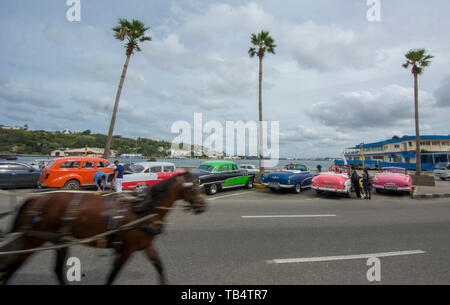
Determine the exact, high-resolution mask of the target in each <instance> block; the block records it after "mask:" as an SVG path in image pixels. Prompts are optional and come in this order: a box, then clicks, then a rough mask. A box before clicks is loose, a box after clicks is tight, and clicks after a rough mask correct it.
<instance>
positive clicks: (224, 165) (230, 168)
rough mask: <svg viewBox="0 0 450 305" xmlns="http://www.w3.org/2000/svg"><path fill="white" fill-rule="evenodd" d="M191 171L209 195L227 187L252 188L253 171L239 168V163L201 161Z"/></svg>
mask: <svg viewBox="0 0 450 305" xmlns="http://www.w3.org/2000/svg"><path fill="white" fill-rule="evenodd" d="M192 173H193V174H194V175H195V176H197V178H198V180H199V183H200V185H202V186H203V187H204V188H205V191H206V193H207V194H209V195H214V194H216V193H217V192H218V191H220V190H222V189H227V188H234V187H246V188H252V187H253V182H254V181H255V174H254V173H251V172H248V171H247V170H245V169H240V168H239V165H237V164H236V162H232V161H209V162H203V163H201V164H200V165H199V166H198V168H197V169H195V170H194V171H192Z"/></svg>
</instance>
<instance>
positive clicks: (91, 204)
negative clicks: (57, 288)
mask: <svg viewBox="0 0 450 305" xmlns="http://www.w3.org/2000/svg"><path fill="white" fill-rule="evenodd" d="M110 197H111V196H108V197H105V196H100V195H95V194H86V193H82V194H81V193H69V192H58V193H53V194H47V195H43V196H41V197H33V198H30V199H28V200H27V201H25V202H24V204H23V205H22V206H21V208H20V209H19V212H18V214H17V216H16V218H15V221H14V224H13V227H12V230H11V232H25V235H24V237H23V239H22V247H21V249H31V248H36V247H40V246H42V245H43V244H44V243H46V242H53V243H55V244H58V243H60V242H61V240H62V239H61V237H59V238H57V239H56V238H52V237H50V234H55V233H58V234H56V235H57V236H60V234H61V232H63V233H64V232H66V234H65V237H70V238H76V239H82V238H86V237H90V236H94V235H97V234H101V233H103V232H106V231H108V230H110V229H111V223H113V219H114V218H121V221H120V225H123V224H126V223H130V222H133V221H135V220H136V219H139V218H141V217H145V216H147V215H151V214H155V217H154V219H153V220H151V223H149V222H148V221H147V223H145V224H139V225H136V226H135V227H132V228H131V229H129V230H126V231H123V232H121V233H118V234H116V235H112V236H108V237H105V238H104V239H103V243H102V245H99V242H98V241H97V242H92V243H89V244H87V245H88V246H92V247H102V248H113V249H115V250H116V251H115V253H116V257H115V261H114V264H113V268H112V270H111V273H110V274H109V276H108V280H107V284H111V283H112V282H113V281H114V279H115V278H116V276H117V274H118V272H119V271H120V269H121V268H122V266H123V265H124V264H125V262H126V261H127V260H128V259H129V258H130V256H131V255H132V254H133V253H134V252H136V251H140V250H145V253H146V254H147V256H148V258H149V260H150V261H151V262H152V263H153V265H154V267H155V268H156V270H157V271H158V274H159V279H160V283H161V284H165V283H166V278H165V273H164V268H163V265H162V262H161V259H160V258H159V256H158V253H157V251H156V249H155V247H154V246H153V239H154V238H155V234H156V233H155V232H154V225H160V224H161V223H163V219H164V217H165V216H166V214H167V213H168V212H169V211H170V209H171V207H172V205H173V204H174V202H175V201H177V200H185V201H187V202H188V203H189V204H188V205H187V207H186V208H188V209H190V210H192V211H193V212H194V213H195V214H199V213H202V212H204V211H206V209H207V202H206V196H205V195H204V191H203V189H202V188H201V187H200V186H199V185H198V182H197V179H196V178H195V177H194V176H193V175H192V174H190V173H188V172H186V173H182V174H179V175H177V176H175V177H172V178H169V179H167V180H164V181H162V182H159V183H158V184H155V185H154V186H152V187H151V188H149V189H147V190H144V193H143V196H142V198H141V201H140V203H139V205H137V208H136V204H135V203H133V202H129V201H125V202H121V203H120V209H118V208H117V206H118V204H117V200H113V199H110ZM113 207H116V208H113ZM117 211H122V212H120V213H121V215H122V216H121V217H114V216H117V215H118V212H117ZM68 219H69V220H68ZM151 225H153V229H152V230H150V229H149V227H150V226H151ZM117 227H118V224H117V223H116V224H115V228H117ZM27 232H28V235H27ZM31 232H41V233H44V234H45V233H48V235H49V237H43V236H39V235H32V234H30V233H31ZM64 240H67V239H64ZM56 253H57V255H56V264H55V269H54V271H55V273H56V276H57V279H58V281H59V283H60V284H65V279H64V275H63V273H64V264H65V262H66V257H67V254H68V248H62V249H58V250H56ZM32 254H33V253H24V254H19V255H16V256H14V259H13V260H12V261H11V260H10V261H9V262H8V264H6V265H5V264H4V265H5V266H2V262H1V258H2V257H1V256H0V275H1V274H2V273H3V275H2V277H1V278H0V283H1V282H2V281H3V284H6V283H7V282H8V280H9V279H10V278H11V276H12V275H13V274H14V273H15V272H16V271H17V269H19V267H20V266H21V265H22V264H23V263H24V262H25V261H26V260H27V259H28V258H29V257H30V256H31V255H32Z"/></svg>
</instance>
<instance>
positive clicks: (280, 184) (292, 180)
mask: <svg viewBox="0 0 450 305" xmlns="http://www.w3.org/2000/svg"><path fill="white" fill-rule="evenodd" d="M314 176H316V175H315V174H312V173H310V172H309V171H308V170H307V168H306V166H305V165H303V164H292V165H288V166H287V167H286V168H285V169H283V170H281V171H275V172H272V173H269V174H263V175H262V176H261V182H262V185H264V186H266V187H268V188H269V190H271V191H275V190H280V189H289V190H292V191H293V192H294V193H300V192H301V191H302V190H303V189H306V188H311V183H312V179H313V178H314Z"/></svg>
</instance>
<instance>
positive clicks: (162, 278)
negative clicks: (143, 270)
mask: <svg viewBox="0 0 450 305" xmlns="http://www.w3.org/2000/svg"><path fill="white" fill-rule="evenodd" d="M145 253H146V254H147V257H148V258H149V260H150V261H151V262H152V263H153V266H155V269H156V271H158V274H159V283H160V284H161V285H166V284H167V280H166V275H165V273H164V266H163V264H162V261H161V259H160V258H159V255H158V252H156V250H155V248H154V247H153V245H152V244H150V245H149V246H148V247H147V249H145Z"/></svg>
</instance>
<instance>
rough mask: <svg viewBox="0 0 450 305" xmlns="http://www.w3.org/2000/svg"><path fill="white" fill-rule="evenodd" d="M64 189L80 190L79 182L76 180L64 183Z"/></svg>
mask: <svg viewBox="0 0 450 305" xmlns="http://www.w3.org/2000/svg"><path fill="white" fill-rule="evenodd" d="M64 189H65V190H72V191H76V190H79V189H80V182H78V180H69V181H67V182H66V184H64Z"/></svg>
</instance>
